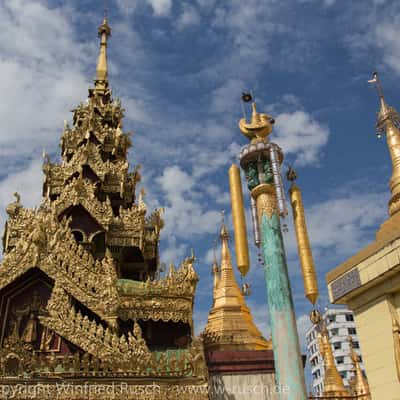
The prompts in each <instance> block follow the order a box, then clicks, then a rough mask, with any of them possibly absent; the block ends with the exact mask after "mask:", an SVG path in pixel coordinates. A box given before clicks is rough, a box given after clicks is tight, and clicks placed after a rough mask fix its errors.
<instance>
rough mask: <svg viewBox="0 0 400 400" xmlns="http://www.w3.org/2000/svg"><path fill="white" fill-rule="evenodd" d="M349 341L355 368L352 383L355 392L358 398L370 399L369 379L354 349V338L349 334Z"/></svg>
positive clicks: (360, 399) (361, 399)
mask: <svg viewBox="0 0 400 400" xmlns="http://www.w3.org/2000/svg"><path fill="white" fill-rule="evenodd" d="M348 341H349V347H350V358H351V361H352V362H353V365H354V370H355V377H354V383H353V385H352V386H353V392H354V393H353V394H354V395H356V396H357V399H359V400H370V398H371V396H370V391H369V385H368V381H367V379H366V378H365V376H364V374H363V372H362V370H361V366H360V362H359V359H358V355H357V353H356V352H355V351H354V347H353V338H352V337H351V336H349V337H348Z"/></svg>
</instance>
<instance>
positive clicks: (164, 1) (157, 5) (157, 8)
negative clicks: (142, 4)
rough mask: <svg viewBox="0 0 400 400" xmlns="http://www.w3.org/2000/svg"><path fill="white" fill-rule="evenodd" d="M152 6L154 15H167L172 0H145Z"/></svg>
mask: <svg viewBox="0 0 400 400" xmlns="http://www.w3.org/2000/svg"><path fill="white" fill-rule="evenodd" d="M147 2H148V3H149V4H150V5H151V7H152V8H153V12H154V14H155V15H157V16H159V17H164V16H167V15H168V14H169V13H170V12H171V8H172V0H147Z"/></svg>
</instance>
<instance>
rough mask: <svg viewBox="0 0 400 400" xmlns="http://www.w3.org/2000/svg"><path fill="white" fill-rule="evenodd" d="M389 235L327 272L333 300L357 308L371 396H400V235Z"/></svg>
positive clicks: (396, 399) (375, 399) (390, 399)
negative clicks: (399, 355) (398, 327)
mask: <svg viewBox="0 0 400 400" xmlns="http://www.w3.org/2000/svg"><path fill="white" fill-rule="evenodd" d="M388 239H389V238H385V240H382V241H379V240H378V239H377V240H376V241H375V242H374V243H372V244H371V245H370V246H368V247H367V248H365V249H364V250H362V251H361V252H360V253H358V254H356V255H355V256H354V257H352V258H351V259H349V260H347V261H346V262H345V263H343V264H342V265H340V266H338V267H337V268H335V269H334V270H333V271H331V272H330V273H329V274H328V275H327V282H328V289H329V295H330V299H331V301H332V303H335V304H346V305H347V306H348V307H349V309H351V310H352V311H353V312H354V319H355V322H356V327H357V333H358V336H359V342H360V348H361V353H362V357H363V361H364V365H365V370H366V375H367V378H368V382H369V386H370V390H371V396H372V400H400V380H399V373H398V368H399V369H400V365H396V358H395V352H396V346H395V344H396V341H397V343H399V345H400V337H399V335H398V334H394V333H393V324H392V318H393V317H395V318H397V320H398V321H400V239H399V238H392V240H390V239H389V240H388ZM393 239H394V240H393ZM399 348H400V347H398V349H399ZM397 351H398V350H397Z"/></svg>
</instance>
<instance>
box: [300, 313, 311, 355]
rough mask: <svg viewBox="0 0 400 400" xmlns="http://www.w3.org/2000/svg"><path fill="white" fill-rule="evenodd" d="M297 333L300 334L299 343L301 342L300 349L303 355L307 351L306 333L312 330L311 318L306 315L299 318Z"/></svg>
mask: <svg viewBox="0 0 400 400" xmlns="http://www.w3.org/2000/svg"><path fill="white" fill-rule="evenodd" d="M296 322H297V332H298V333H299V341H300V348H301V351H302V353H305V352H306V350H307V347H306V333H307V331H308V330H309V329H310V328H311V325H312V324H311V321H310V317H309V316H308V315H306V314H304V315H300V317H298V318H297V321H296Z"/></svg>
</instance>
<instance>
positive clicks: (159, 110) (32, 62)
mask: <svg viewBox="0 0 400 400" xmlns="http://www.w3.org/2000/svg"><path fill="white" fill-rule="evenodd" d="M108 3H109V4H108V8H109V21H110V25H111V27H112V29H113V34H112V37H111V39H110V46H109V61H110V81H111V85H112V89H113V94H114V97H120V98H121V100H122V102H123V106H124V107H125V109H126V118H125V122H124V130H125V131H134V133H135V134H134V137H133V144H134V146H133V148H132V149H131V151H130V156H129V157H130V161H131V163H133V164H136V163H141V164H142V165H143V168H142V175H143V182H142V184H143V186H144V187H145V189H146V192H147V197H146V201H147V203H148V204H149V206H152V207H156V206H164V207H165V208H166V215H165V219H166V223H167V225H166V228H165V229H164V232H163V236H162V242H161V259H162V261H164V262H166V263H167V264H168V263H169V262H171V261H174V262H175V263H177V264H178V263H179V261H180V260H182V259H183V258H184V256H185V255H187V254H189V252H190V249H191V248H192V247H193V248H194V249H195V252H196V254H197V258H198V263H197V270H198V272H199V274H200V277H201V281H200V284H199V287H198V296H197V301H196V314H195V315H196V322H197V326H198V329H201V328H202V326H203V324H204V322H205V319H206V316H207V311H208V309H209V307H210V304H211V284H212V283H211V282H212V279H211V275H210V263H211V259H212V247H213V242H214V240H215V238H216V236H217V233H218V229H219V224H220V214H219V213H220V210H222V209H225V210H227V214H228V216H230V203H229V195H228V179H227V170H228V167H229V165H230V164H231V163H232V162H233V161H235V160H236V156H237V154H238V151H239V149H240V147H241V146H243V145H244V144H245V143H246V140H245V138H244V137H242V136H241V135H240V132H239V130H238V128H237V122H238V120H239V119H240V118H241V116H242V109H241V103H240V94H241V92H242V91H244V90H251V91H252V92H253V94H254V96H255V98H256V100H257V104H258V109H259V110H260V111H268V112H269V113H271V114H272V115H273V116H274V117H275V118H276V120H277V123H276V126H275V130H274V134H273V135H272V137H271V140H273V141H275V142H276V143H278V144H279V145H281V147H282V148H283V150H284V152H285V153H286V161H285V162H286V163H291V164H293V165H294V166H295V168H296V169H297V172H298V175H299V181H298V183H299V185H301V187H302V189H303V197H304V202H305V207H306V213H307V218H308V225H309V231H310V240H311V243H312V246H313V251H314V255H315V259H316V265H317V268H318V276H319V284H320V291H321V306H325V305H327V302H328V300H327V293H326V286H325V279H324V275H325V273H326V272H327V271H328V270H330V269H331V268H332V267H334V266H335V265H337V264H338V263H340V262H342V261H344V260H345V259H346V258H347V257H348V256H350V255H352V254H354V253H355V252H356V251H357V250H359V249H360V248H362V247H363V246H365V245H366V244H367V243H368V242H370V241H371V240H372V239H373V237H374V233H375V231H376V229H377V228H378V226H379V225H380V224H381V223H382V222H383V220H384V219H385V217H386V215H387V201H388V199H389V189H388V182H389V178H390V172H391V165H390V159H389V155H388V151H387V147H386V144H385V140H384V139H381V140H377V138H376V136H375V131H374V124H375V120H376V111H377V109H378V100H377V95H376V93H375V91H374V90H373V88H372V87H370V86H369V85H368V84H367V82H366V81H367V79H369V78H370V76H371V73H372V71H374V70H378V71H379V72H380V77H381V80H382V82H383V85H384V90H385V94H386V98H387V100H388V102H389V103H390V104H391V105H393V106H395V107H397V105H398V103H399V101H400V96H399V91H398V89H399V86H400V85H399V84H398V78H399V75H400V44H399V42H398V39H397V38H398V37H399V33H400V32H399V28H398V24H396V22H397V21H398V19H399V17H400V4H399V3H398V2H395V1H385V0H363V1H347V0H336V1H335V0H320V1H318V0H298V1H294V0H287V1H278V0H263V1H260V0H247V1H240V0H230V1H215V0H192V1H178V0H141V1H136V0H109V1H108ZM102 8H103V2H102V1H89V0H80V1H76V0H73V1H68V2H62V1H50V0H48V1H45V0H38V1H28V0H2V1H0V26H1V30H0V84H1V88H2V91H3V100H2V101H1V104H0V207H1V211H0V224H1V226H3V225H4V221H5V213H4V207H5V205H6V204H8V203H9V202H10V201H12V193H13V192H14V191H15V190H18V191H19V192H20V193H21V194H22V202H23V204H24V205H26V206H33V205H35V204H38V203H39V201H40V195H41V183H42V174H41V162H42V161H41V153H42V149H43V148H45V149H46V151H47V152H48V153H49V154H51V156H52V158H53V159H54V160H55V159H57V158H58V157H59V148H58V142H59V138H60V135H61V131H62V126H63V120H64V119H67V120H68V121H70V120H71V113H70V112H69V110H71V109H72V108H73V107H74V106H76V105H77V104H78V103H79V102H80V101H81V100H84V99H85V98H86V95H87V88H88V87H89V85H91V83H92V81H91V80H92V78H93V77H94V74H95V64H96V59H97V52H98V39H97V38H96V33H97V27H98V25H99V23H100V22H101V18H102V12H103V11H102ZM228 219H229V217H228ZM290 221H291V216H289V218H288V225H289V233H287V234H286V235H285V241H286V247H287V253H288V260H289V270H290V278H291V282H292V286H293V292H294V300H295V305H296V313H297V318H298V322H299V328H300V332H301V335H302V336H303V334H304V330H305V329H306V328H307V325H308V322H307V317H306V314H308V313H309V311H310V306H309V304H308V303H307V301H306V300H305V298H304V295H303V286H302V279H301V275H300V269H299V265H298V260H297V254H296V246H295V240H294V232H293V229H292V226H291V223H290ZM248 225H249V226H248V228H249V229H250V220H248ZM232 249H233V246H232ZM246 281H249V282H250V283H251V284H252V287H253V293H252V295H251V297H250V298H249V299H248V301H249V304H250V305H251V307H252V310H253V313H254V315H255V318H256V320H257V323H258V324H259V326H260V327H261V328H262V329H263V331H264V332H265V333H266V334H268V315H267V307H266V303H265V285H264V282H263V271H262V269H261V267H260V266H259V265H258V264H257V257H256V254H255V251H254V248H253V249H252V267H251V272H250V274H249V275H248V277H247V278H246Z"/></svg>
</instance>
